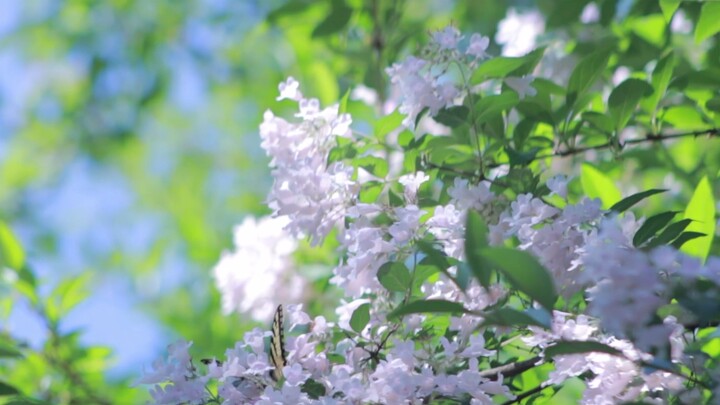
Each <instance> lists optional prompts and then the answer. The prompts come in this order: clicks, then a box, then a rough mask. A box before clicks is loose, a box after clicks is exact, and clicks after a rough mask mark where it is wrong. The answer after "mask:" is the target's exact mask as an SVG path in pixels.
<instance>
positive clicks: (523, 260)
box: [481, 247, 557, 311]
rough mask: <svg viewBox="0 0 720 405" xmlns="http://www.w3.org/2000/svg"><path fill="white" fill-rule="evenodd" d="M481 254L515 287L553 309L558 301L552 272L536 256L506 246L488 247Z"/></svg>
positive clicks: (550, 309)
mask: <svg viewBox="0 0 720 405" xmlns="http://www.w3.org/2000/svg"><path fill="white" fill-rule="evenodd" d="M481 255H482V257H483V258H484V259H486V260H487V261H489V262H491V263H492V264H493V266H494V267H495V268H497V269H498V270H499V271H500V272H501V273H502V274H503V275H505V277H507V279H508V280H509V281H510V283H511V284H512V285H513V287H515V288H517V289H518V290H519V291H521V292H523V293H525V294H527V295H528V296H529V297H530V298H532V299H533V300H535V301H537V302H539V303H540V305H542V306H543V307H544V308H545V309H547V310H548V311H552V309H553V306H554V305H555V301H557V293H556V291H555V283H554V282H553V279H552V276H551V275H550V273H549V272H548V271H547V270H546V269H545V268H544V267H543V266H542V265H541V264H540V262H538V261H537V259H536V258H535V257H534V256H532V255H531V254H530V253H528V252H524V251H521V250H516V249H511V248H506V247H493V248H486V249H483V250H482V252H481Z"/></svg>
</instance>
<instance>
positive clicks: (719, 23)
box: [695, 1, 720, 44]
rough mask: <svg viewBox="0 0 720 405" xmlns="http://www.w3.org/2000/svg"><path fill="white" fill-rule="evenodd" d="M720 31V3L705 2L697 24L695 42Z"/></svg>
mask: <svg viewBox="0 0 720 405" xmlns="http://www.w3.org/2000/svg"><path fill="white" fill-rule="evenodd" d="M718 32H720V3H718V2H715V1H708V2H705V3H704V4H703V6H702V9H700V19H698V22H697V26H695V43H698V44H699V43H700V42H702V41H704V40H706V39H708V38H710V37H711V36H713V35H715V34H717V33H718Z"/></svg>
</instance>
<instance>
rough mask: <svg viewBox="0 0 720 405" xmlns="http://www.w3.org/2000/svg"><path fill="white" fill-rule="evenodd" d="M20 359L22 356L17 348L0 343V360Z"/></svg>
mask: <svg viewBox="0 0 720 405" xmlns="http://www.w3.org/2000/svg"><path fill="white" fill-rule="evenodd" d="M3 357H10V358H21V357H23V354H22V353H21V352H20V350H18V349H17V348H15V347H13V346H10V345H8V344H7V343H0V358H3Z"/></svg>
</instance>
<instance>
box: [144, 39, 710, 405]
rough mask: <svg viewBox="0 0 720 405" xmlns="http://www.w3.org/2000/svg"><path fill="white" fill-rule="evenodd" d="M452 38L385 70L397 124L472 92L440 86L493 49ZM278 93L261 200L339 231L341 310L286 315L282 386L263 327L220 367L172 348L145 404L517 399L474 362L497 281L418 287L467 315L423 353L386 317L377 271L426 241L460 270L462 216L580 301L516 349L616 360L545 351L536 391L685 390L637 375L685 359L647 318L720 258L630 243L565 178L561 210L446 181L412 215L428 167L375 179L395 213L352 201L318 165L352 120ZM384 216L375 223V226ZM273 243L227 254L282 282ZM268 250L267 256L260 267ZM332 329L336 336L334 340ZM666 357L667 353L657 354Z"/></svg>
mask: <svg viewBox="0 0 720 405" xmlns="http://www.w3.org/2000/svg"><path fill="white" fill-rule="evenodd" d="M462 39H463V37H462V36H461V35H460V33H459V32H458V31H457V30H456V29H455V28H453V27H449V28H447V29H445V30H443V31H440V32H438V33H435V34H434V35H433V37H432V41H431V43H430V45H428V47H427V48H426V50H425V51H424V53H423V55H424V57H426V59H420V58H415V57H410V58H408V59H406V60H405V61H404V62H402V63H400V64H395V65H393V67H391V68H389V69H388V74H389V75H390V76H391V80H392V82H393V83H394V84H395V85H397V86H398V87H399V88H400V92H401V93H402V94H403V102H402V104H401V106H400V108H399V110H400V112H402V113H403V114H405V115H406V120H405V124H406V125H408V124H411V123H414V122H415V118H416V116H417V114H419V113H420V111H422V110H423V109H426V108H427V109H429V111H430V115H433V114H434V113H437V112H438V111H439V110H440V109H442V108H445V107H448V106H451V105H453V104H454V103H455V102H456V100H458V99H462V97H463V96H464V92H467V91H468V89H467V86H466V85H465V84H461V85H456V84H454V83H453V82H443V81H442V80H441V79H442V78H443V77H444V75H445V73H446V72H447V69H448V66H449V65H450V64H451V63H454V64H458V65H461V68H463V69H471V68H472V66H474V65H475V64H477V62H478V61H479V60H480V59H482V58H485V57H487V55H486V54H485V50H486V48H487V44H488V40H487V38H483V37H481V36H479V35H477V34H476V35H473V36H472V37H471V39H470V44H469V45H468V46H467V47H466V48H465V50H464V51H461V50H460V48H459V44H460V43H461V41H462ZM529 83H530V81H529V80H526V79H519V78H515V79H512V80H510V81H509V82H508V83H507V84H508V86H510V87H511V88H515V87H517V86H525V87H526V86H529ZM280 91H281V96H280V97H279V98H286V99H291V100H295V101H297V102H298V103H299V107H300V111H299V113H298V114H296V118H297V120H296V121H297V122H293V123H291V122H288V121H286V120H284V119H282V118H278V117H275V116H274V115H273V113H272V112H270V111H268V112H266V113H265V119H264V121H263V123H262V125H261V131H260V132H261V136H262V140H263V141H262V147H263V148H264V149H265V150H266V151H267V153H268V155H269V156H270V157H271V159H272V160H271V163H270V165H271V167H272V169H273V172H272V173H273V177H274V184H273V187H272V190H271V192H270V196H269V198H268V204H269V206H270V207H271V208H272V209H273V210H274V215H275V216H276V217H277V218H281V221H283V224H284V229H285V230H286V231H287V232H289V233H290V234H291V235H292V237H295V238H297V237H303V236H305V237H309V238H310V239H311V240H312V241H314V242H320V241H322V240H323V239H324V238H325V237H326V236H327V235H328V233H329V232H330V231H332V230H333V229H338V239H339V243H340V251H341V254H342V259H340V261H339V264H338V265H337V266H336V267H335V268H334V270H333V277H332V279H331V283H332V284H334V285H336V286H337V287H339V288H340V289H342V291H343V293H344V294H345V296H346V297H348V298H349V299H350V300H349V301H347V302H343V304H342V305H340V306H339V307H338V309H337V311H336V312H337V315H338V318H339V320H338V322H337V324H333V323H330V322H328V321H327V320H326V319H325V318H323V317H321V316H319V317H315V318H314V319H312V318H311V317H310V316H309V315H308V314H306V313H305V312H303V311H302V306H301V305H291V306H289V307H288V312H289V319H290V321H289V322H288V324H289V326H290V328H289V329H290V331H292V330H294V329H297V330H300V329H303V330H307V333H294V334H292V335H291V336H288V339H287V342H286V350H287V352H288V356H287V360H288V361H287V363H288V364H287V366H285V367H284V369H283V375H284V378H283V381H282V382H281V383H278V382H276V381H273V380H272V379H271V378H270V373H269V371H270V370H272V368H273V366H272V365H271V364H270V362H269V359H268V355H267V353H266V351H265V345H264V339H265V338H266V337H267V335H268V332H263V331H261V330H254V331H252V332H250V333H247V334H246V335H245V337H244V339H243V341H241V342H238V343H237V344H236V346H235V347H234V348H233V349H230V350H228V351H226V353H225V357H224V359H222V362H215V363H211V364H210V365H209V367H207V368H206V369H204V368H201V367H196V366H195V365H194V364H193V362H192V361H191V358H190V356H189V354H188V352H187V349H188V348H189V346H190V345H189V344H178V345H175V346H172V348H171V353H170V358H169V359H168V360H167V361H164V362H163V361H160V362H158V363H156V364H154V370H153V371H151V372H149V373H148V374H147V375H146V376H145V377H144V378H143V379H142V381H141V382H142V383H145V384H156V386H155V388H154V389H153V390H152V391H151V394H152V396H153V399H154V401H155V403H158V404H169V403H174V402H178V399H182V400H183V401H185V402H187V403H191V404H203V403H208V402H209V401H216V402H218V403H224V404H239V403H253V404H277V403H286V404H346V403H352V404H365V403H417V404H419V403H427V402H428V401H431V400H433V399H448V400H453V399H458V398H467V399H468V400H469V402H470V403H472V404H492V403H495V402H494V397H496V396H502V397H504V398H506V399H513V398H514V395H513V393H512V391H511V390H510V388H509V387H508V386H507V385H505V384H503V382H504V375H503V374H502V373H501V372H499V371H498V372H497V373H495V374H494V375H487V373H482V372H481V371H480V364H489V362H490V359H491V358H492V357H494V356H497V354H498V351H497V346H490V345H489V344H488V343H487V342H486V340H485V337H484V336H485V333H487V332H490V333H491V334H493V335H496V336H500V335H503V334H506V333H510V332H512V331H511V330H510V329H509V328H503V327H496V326H487V325H485V324H484V323H483V321H484V320H485V316H486V314H487V313H486V312H485V311H488V310H489V309H490V308H491V307H493V306H495V305H497V304H498V303H499V302H501V301H503V300H508V299H510V298H509V297H508V295H509V294H508V288H507V285H506V284H501V283H494V284H491V285H489V286H486V287H484V286H481V285H480V284H479V283H478V282H477V281H476V280H471V281H469V282H468V285H467V286H465V287H464V288H461V287H460V286H459V285H458V284H457V282H456V281H455V280H454V279H453V277H454V276H455V275H457V274H458V272H459V269H458V268H457V266H449V267H448V268H446V269H443V270H444V272H442V273H439V274H437V275H435V276H434V277H431V278H428V280H426V281H424V283H423V284H422V285H421V286H420V287H419V291H420V294H421V295H422V297H420V298H423V299H442V300H446V301H453V302H456V303H461V304H462V305H463V307H464V308H465V309H466V310H467V311H468V313H465V314H463V315H461V316H448V318H449V325H448V326H447V331H448V332H449V333H448V334H446V335H444V336H442V337H440V338H439V339H438V340H437V341H436V342H434V343H428V342H425V341H423V342H422V343H421V342H420V341H419V338H418V337H420V336H423V333H425V332H426V328H427V327H428V321H429V320H430V319H431V317H430V316H427V315H418V314H413V315H409V316H406V317H404V318H403V321H402V323H399V322H397V321H393V320H391V319H389V318H388V314H389V312H390V311H391V310H392V309H393V307H394V305H395V301H393V298H394V296H393V293H391V292H389V291H387V290H386V289H385V288H384V287H383V286H382V285H381V282H380V280H379V278H378V272H379V270H380V268H381V267H382V266H383V265H384V264H386V263H388V262H396V263H405V264H407V265H408V266H409V267H410V266H412V265H414V264H417V263H418V261H419V260H421V259H422V254H418V251H419V249H418V243H419V241H421V240H427V239H430V238H432V240H433V241H434V242H436V243H437V245H438V246H439V247H440V248H441V250H442V251H443V252H444V253H445V254H446V255H447V256H448V257H449V258H452V259H454V260H455V263H456V262H457V261H463V260H465V231H466V229H465V223H466V216H467V215H468V212H469V210H473V211H476V212H479V213H480V214H481V216H482V217H483V218H484V219H485V221H486V222H487V223H488V224H489V235H488V240H489V242H490V244H491V245H502V244H504V243H506V241H507V240H508V239H514V240H516V241H517V242H518V248H519V249H521V250H524V251H527V252H529V253H531V254H532V255H533V256H535V257H536V258H537V259H538V260H539V262H540V263H541V264H542V265H543V266H544V267H545V268H546V269H548V271H549V273H550V275H551V276H552V278H553V281H554V283H555V285H556V286H557V288H558V290H559V291H560V293H561V295H562V297H564V298H565V299H570V298H572V297H578V296H581V297H582V298H583V299H586V300H587V306H586V310H585V311H584V313H577V314H569V313H564V312H559V311H554V312H553V314H552V322H551V327H550V328H549V329H542V328H539V327H528V328H525V329H524V330H523V331H521V335H522V339H520V340H521V343H517V345H518V347H523V348H525V349H538V350H539V358H538V364H544V363H545V362H549V359H548V358H545V357H544V350H545V349H547V348H550V347H553V345H555V344H556V343H558V342H562V341H568V340H569V341H581V342H596V343H603V344H605V345H606V346H608V347H610V348H614V349H616V350H617V353H614V354H613V353H604V352H598V351H593V352H590V353H582V354H568V355H559V356H555V357H554V358H553V364H554V371H552V372H551V373H550V375H549V377H548V380H547V381H545V382H544V385H545V386H548V385H553V384H560V383H562V382H564V381H565V380H567V379H569V378H574V377H578V376H581V375H583V376H589V378H585V379H584V381H585V384H586V389H585V391H584V393H583V398H582V403H583V404H608V403H618V402H623V401H634V400H648V401H651V402H656V403H662V401H663V400H665V399H666V398H667V395H668V394H669V393H674V392H678V391H680V390H682V389H683V387H684V385H683V380H682V379H681V378H680V377H678V376H677V375H675V374H672V373H670V372H667V371H663V370H659V369H654V370H650V371H648V370H646V369H644V368H643V364H644V363H648V362H651V361H653V359H662V360H664V361H668V362H675V363H682V362H686V361H687V360H688V359H687V358H686V357H685V355H684V354H683V341H682V331H683V329H682V327H681V326H679V325H678V323H677V321H676V320H675V319H674V318H673V317H671V316H668V317H666V318H665V319H661V320H658V319H657V313H658V310H659V309H660V308H661V307H662V306H664V305H667V304H669V303H670V301H671V299H672V297H671V295H670V292H671V291H672V290H673V289H675V288H677V287H678V286H683V285H691V284H692V283H694V282H695V281H696V280H698V279H703V280H709V281H710V282H713V283H715V284H717V285H720V260H717V259H711V260H709V261H708V263H706V264H704V265H703V264H702V263H700V262H699V261H698V260H695V259H692V258H689V257H687V256H685V255H683V254H681V253H679V252H678V251H677V250H675V249H673V248H670V247H661V248H657V249H654V250H650V251H643V250H639V249H637V248H635V247H634V246H633V245H632V244H631V243H630V240H631V237H632V235H633V234H634V232H635V231H636V230H637V229H638V228H639V226H640V225H641V221H637V220H636V219H635V218H634V216H632V214H629V213H628V214H625V215H624V216H623V217H617V216H614V215H609V213H608V212H607V211H604V210H602V209H601V206H600V203H599V202H598V201H596V200H590V199H583V200H581V201H579V202H577V203H574V204H573V203H570V202H569V201H567V199H566V197H567V179H566V178H564V177H554V178H552V179H550V180H548V182H547V186H548V188H549V189H550V190H551V191H552V193H553V194H555V195H556V196H557V197H559V198H560V199H561V200H564V201H563V202H564V204H562V205H561V206H553V205H550V204H549V203H547V202H546V201H545V200H543V199H541V198H539V197H536V196H533V195H531V194H521V195H519V196H517V198H516V199H515V200H514V201H507V199H506V198H505V197H503V196H500V195H496V194H495V193H493V192H492V191H491V189H490V185H489V183H488V182H478V183H476V184H473V183H471V182H469V181H468V180H463V179H461V178H457V179H455V181H454V183H453V184H452V185H451V186H449V187H447V195H448V196H449V201H447V202H446V203H445V204H443V205H438V206H436V207H434V210H430V209H428V208H426V207H423V208H421V204H420V202H419V198H418V194H419V192H420V189H421V188H422V187H424V186H425V185H426V183H429V182H438V180H431V176H429V175H428V174H427V173H424V172H422V171H417V172H414V173H408V174H404V175H402V176H399V177H397V178H388V179H383V181H384V182H386V183H387V185H388V186H389V185H390V184H399V185H401V186H402V188H403V196H402V202H401V203H400V204H397V203H396V204H393V205H392V206H391V205H388V204H384V203H380V202H375V203H360V202H359V192H360V190H361V186H362V184H361V182H360V181H356V180H354V178H356V177H355V174H356V173H355V172H354V170H355V169H354V168H353V167H352V166H350V165H346V164H344V163H342V162H335V163H331V164H328V163H327V162H328V156H329V153H330V150H331V149H332V148H333V147H334V146H336V144H337V143H336V137H345V138H352V133H351V131H350V129H349V125H350V123H351V118H350V116H349V115H347V114H339V110H338V106H333V107H329V108H326V109H321V108H320V107H319V103H318V101H317V100H314V99H305V98H304V97H303V96H302V94H301V93H300V91H299V87H298V83H297V82H296V81H295V80H294V79H292V78H290V79H288V80H287V82H285V83H282V84H281V85H280ZM516 91H518V93H520V92H521V91H520V90H518V89H516ZM409 126H411V125H409ZM440 186H443V185H442V184H441V185H440ZM380 217H382V218H383V220H382V221H378V220H377V219H378V218H380ZM245 228H248V227H246V226H243V227H241V229H245ZM272 235H274V237H276V238H277V240H276V241H272V240H267V241H262V242H261V243H263V244H265V245H267V246H268V248H267V249H268V250H267V251H264V250H262V249H260V248H255V250H253V249H250V248H248V247H247V246H249V245H252V244H254V243H256V241H252V240H249V239H243V238H241V237H238V236H237V235H236V244H237V246H236V249H237V251H238V252H253V253H252V254H253V255H254V256H253V257H250V256H249V255H250V253H243V254H244V255H245V256H247V258H246V259H243V260H249V261H253V263H254V265H255V267H254V273H258V274H259V273H263V272H264V271H266V272H269V273H271V274H275V276H274V277H276V278H277V279H282V278H283V277H284V276H283V274H284V273H289V272H291V271H292V270H291V269H292V268H293V266H292V265H290V264H289V263H288V262H289V260H290V258H289V257H290V254H291V253H292V250H293V249H294V246H295V245H293V243H292V242H291V240H292V237H291V238H290V239H285V238H288V237H289V236H288V235H285V234H281V233H280V232H277V233H275V234H272ZM272 235H270V236H272ZM268 252H269V254H271V255H274V259H277V260H274V259H273V260H271V259H270V258H268V257H266V256H267V255H266V253H268ZM238 254H240V253H238ZM227 260H230V258H229V257H224V258H223V259H222V261H221V263H220V264H219V265H218V267H217V268H216V277H217V279H218V284H219V288H220V289H221V291H222V292H223V296H224V298H223V300H224V301H223V302H224V307H225V309H226V311H227V310H231V309H240V310H241V311H244V310H247V309H248V308H247V306H246V305H244V304H238V303H239V302H242V300H244V299H247V298H246V297H239V296H240V295H243V294H248V291H249V288H251V285H252V281H251V280H250V277H248V278H247V280H246V279H245V278H242V277H236V276H234V275H232V270H230V267H228V266H227V265H226V264H225V263H224V261H227ZM257 265H260V268H258V267H257ZM238 267H239V266H238ZM243 270H245V269H239V270H237V271H243ZM223 286H231V287H230V288H226V287H223ZM270 296H274V295H272V294H270ZM416 298H418V297H416ZM365 304H369V306H370V309H369V316H370V320H369V322H367V324H366V325H365V326H364V328H362V330H359V331H358V330H353V329H352V327H351V325H350V320H351V318H352V314H353V312H354V311H355V310H356V309H357V308H359V307H360V306H361V305H365ZM300 327H302V328H300ZM338 334H340V335H342V336H344V338H340V339H337V338H336V336H337V335H338ZM662 353H669V355H668V356H666V357H664V358H663V356H662ZM210 381H217V384H218V390H217V396H214V395H215V394H212V393H211V392H210V391H207V390H203V389H200V388H201V387H204V386H205V385H206V384H207V383H209V382H210ZM160 382H165V384H164V385H163V384H159V383H160ZM221 401H222V402H221Z"/></svg>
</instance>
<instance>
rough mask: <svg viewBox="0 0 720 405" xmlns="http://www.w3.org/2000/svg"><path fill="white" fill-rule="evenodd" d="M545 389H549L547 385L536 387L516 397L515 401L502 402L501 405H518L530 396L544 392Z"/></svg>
mask: <svg viewBox="0 0 720 405" xmlns="http://www.w3.org/2000/svg"><path fill="white" fill-rule="evenodd" d="M547 387H549V385H538V386H537V387H535V388H533V389H531V390H528V391H525V392H523V393H522V394H520V395H518V396H516V397H515V399H511V400H509V401H505V402H503V403H502V405H511V404H515V403H518V402H520V401H522V400H523V399H525V398H527V397H529V396H531V395H535V394H537V393H538V392H540V391H542V390H544V389H545V388H547Z"/></svg>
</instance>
